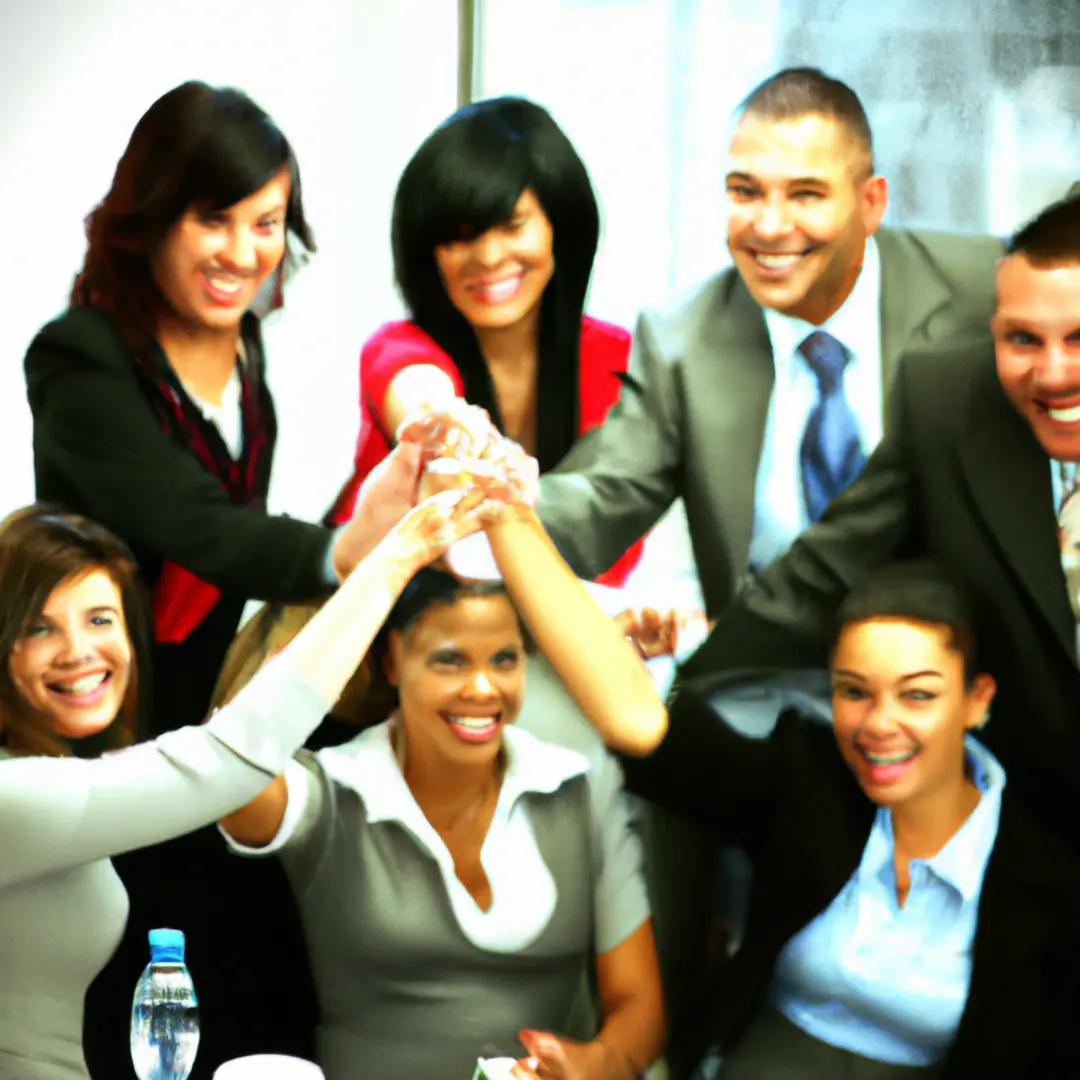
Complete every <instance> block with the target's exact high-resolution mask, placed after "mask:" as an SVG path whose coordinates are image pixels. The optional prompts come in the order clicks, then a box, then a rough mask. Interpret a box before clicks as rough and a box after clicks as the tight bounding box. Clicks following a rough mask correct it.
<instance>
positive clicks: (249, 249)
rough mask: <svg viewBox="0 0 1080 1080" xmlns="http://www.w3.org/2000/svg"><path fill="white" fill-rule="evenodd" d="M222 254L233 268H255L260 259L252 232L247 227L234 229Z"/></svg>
mask: <svg viewBox="0 0 1080 1080" xmlns="http://www.w3.org/2000/svg"><path fill="white" fill-rule="evenodd" d="M221 256H222V258H223V259H224V261H225V262H226V263H227V264H228V265H229V268H230V269H231V270H254V269H255V267H256V264H257V261H258V260H257V259H256V255H255V242H254V240H253V239H252V236H251V233H250V232H248V230H247V229H233V230H232V231H231V232H230V233H229V240H228V243H227V244H226V246H225V248H224V250H223V251H222V252H221Z"/></svg>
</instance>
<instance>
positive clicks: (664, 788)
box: [619, 687, 805, 852]
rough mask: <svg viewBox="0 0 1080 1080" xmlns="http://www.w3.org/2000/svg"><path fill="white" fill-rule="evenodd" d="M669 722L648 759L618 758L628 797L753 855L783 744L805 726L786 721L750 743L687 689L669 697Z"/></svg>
mask: <svg viewBox="0 0 1080 1080" xmlns="http://www.w3.org/2000/svg"><path fill="white" fill-rule="evenodd" d="M668 718H669V723H668V731H667V735H666V736H665V737H664V740H663V742H661V744H660V745H659V746H658V747H657V749H656V750H655V751H654V752H653V753H652V754H650V755H649V756H648V757H643V758H642V757H630V756H628V755H620V757H619V761H620V764H621V765H622V768H623V773H624V775H625V778H626V789H627V790H628V791H630V792H632V793H633V794H635V795H639V796H640V797H641V798H643V799H646V800H648V801H649V802H652V803H656V804H657V805H658V806H662V807H664V808H665V809H667V810H671V811H672V812H674V813H676V814H680V815H682V816H683V817H686V818H689V819H690V820H691V821H693V822H694V823H695V824H697V825H699V826H701V827H702V828H703V829H705V830H706V831H708V832H709V833H710V834H711V835H713V836H715V837H717V838H719V839H721V840H723V841H724V842H726V843H733V844H738V845H739V846H741V847H745V848H746V849H747V850H748V851H750V852H753V851H755V850H756V849H757V847H758V846H759V841H760V840H761V839H762V838H763V837H764V836H766V835H768V833H769V831H770V829H771V823H772V820H773V816H774V814H775V810H776V807H777V804H778V802H779V798H780V794H781V792H782V790H783V788H784V780H783V773H784V767H785V764H784V763H785V761H786V759H787V756H788V755H787V754H786V753H785V751H784V744H785V743H786V742H787V741H789V737H790V735H791V734H792V732H793V731H794V729H795V725H798V724H802V723H805V721H803V720H802V719H801V718H800V717H798V716H797V715H794V714H791V713H788V714H784V715H782V716H781V717H780V719H779V720H778V721H777V725H776V728H775V729H774V731H773V734H772V735H771V736H770V737H769V738H767V739H752V738H748V737H746V736H744V735H740V734H739V733H738V732H737V731H735V730H733V729H732V728H731V727H730V726H729V725H728V724H727V723H726V722H725V720H724V719H723V717H722V716H721V714H720V713H718V712H717V711H716V710H715V709H714V708H713V707H712V706H711V705H710V704H709V701H708V699H707V698H705V697H703V696H701V695H700V694H698V693H697V692H696V691H695V690H693V689H690V688H688V687H682V688H679V689H677V690H676V691H675V692H674V693H673V694H672V695H671V697H670V699H669V702H668Z"/></svg>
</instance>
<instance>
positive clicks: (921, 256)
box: [539, 68, 1002, 614]
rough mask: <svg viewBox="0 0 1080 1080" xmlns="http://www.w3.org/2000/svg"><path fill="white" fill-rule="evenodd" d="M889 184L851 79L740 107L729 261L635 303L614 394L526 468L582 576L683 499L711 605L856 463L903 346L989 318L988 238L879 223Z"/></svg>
mask: <svg viewBox="0 0 1080 1080" xmlns="http://www.w3.org/2000/svg"><path fill="white" fill-rule="evenodd" d="M887 196H888V193H887V185H886V181H885V179H884V178H883V177H881V176H878V175H877V174H876V173H875V171H874V154H873V144H872V138H871V133H870V127H869V123H868V121H867V118H866V113H865V111H864V110H863V107H862V105H861V103H860V102H859V99H858V97H857V96H856V95H855V93H854V92H853V91H852V90H851V89H850V87H848V86H846V85H845V84H843V83H841V82H838V81H837V80H835V79H832V78H829V77H828V76H827V75H825V74H823V73H822V72H820V71H817V70H814V69H809V68H794V69H789V70H786V71H782V72H780V73H779V74H777V75H775V76H773V77H772V78H770V79H768V80H766V81H765V82H764V83H762V84H761V85H760V86H758V87H757V88H756V89H755V90H753V91H752V92H751V93H750V95H749V96H748V97H747V98H746V99H745V101H744V102H743V103H742V104H741V105H740V107H739V109H738V110H737V111H736V114H735V117H734V125H733V129H732V136H731V141H730V144H729V149H728V169H727V197H728V222H727V240H728V247H729V249H730V252H731V256H732V260H733V262H734V266H732V267H729V268H728V269H726V270H723V271H721V272H720V273H718V274H717V275H716V276H714V277H713V278H711V279H710V280H708V281H706V282H705V283H704V284H703V285H701V286H699V287H698V288H697V289H696V290H694V291H693V292H692V293H691V294H690V295H689V296H688V297H683V298H681V299H680V300H678V301H676V302H674V303H672V304H670V305H669V306H667V307H664V308H662V309H659V310H655V311H648V312H646V313H645V314H643V315H642V316H641V318H640V320H639V322H638V324H637V328H636V331H635V334H634V348H633V354H632V356H631V360H630V368H629V384H628V385H627V386H625V387H624V390H623V393H622V395H621V399H620V401H619V403H618V404H617V406H616V407H615V409H613V411H612V412H611V414H610V415H609V416H608V419H607V421H606V422H605V423H604V424H603V425H602V426H601V427H600V428H598V429H596V430H595V431H594V432H591V433H589V434H588V435H587V436H586V437H584V438H583V439H581V440H580V441H579V442H578V444H577V445H576V446H575V448H574V449H573V450H572V451H571V452H570V454H569V455H568V456H567V458H566V459H565V460H564V462H563V463H562V465H561V466H560V468H559V469H558V470H557V471H556V472H555V473H549V474H547V475H546V476H545V477H544V478H543V479H542V481H541V486H540V505H539V512H540V516H541V518H542V519H543V521H544V524H545V525H546V526H547V528H548V530H549V532H550V533H551V535H552V537H553V538H554V540H555V542H556V545H557V546H558V547H559V549H560V551H561V552H562V553H563V555H564V556H565V557H566V558H567V560H568V561H569V563H570V564H571V566H573V568H574V569H575V570H576V571H577V572H578V573H580V574H582V575H583V576H587V577H595V576H596V575H597V574H598V573H600V572H602V571H604V570H606V569H607V568H608V567H609V566H611V565H612V563H614V562H615V560H616V559H617V558H618V557H619V556H620V555H621V554H622V552H623V551H625V550H626V548H627V547H628V546H629V545H630V544H632V543H634V542H635V541H636V540H637V539H638V538H639V537H641V536H643V535H644V534H645V533H646V532H648V530H649V529H650V528H651V527H652V526H653V525H654V524H655V523H656V521H657V520H658V519H659V518H660V516H661V515H662V514H663V513H664V511H666V510H667V508H668V507H669V506H670V505H671V504H672V503H673V502H674V501H675V500H676V499H678V498H682V499H683V500H684V502H685V505H686V513H687V518H688V521H689V526H690V539H691V543H692V546H693V550H694V556H695V561H696V563H697V568H698V573H699V575H700V577H701V585H702V590H703V592H704V597H705V604H706V608H707V609H708V611H709V613H710V614H717V613H718V612H719V611H721V610H722V609H723V607H724V606H725V605H726V604H727V603H728V602H729V600H730V599H731V598H732V596H733V595H734V591H735V587H736V585H737V583H738V582H739V580H740V578H741V577H742V576H743V574H744V573H745V572H746V570H747V568H748V566H751V567H753V566H762V565H765V564H766V563H768V562H770V561H771V560H772V559H773V558H775V557H776V556H778V555H780V554H782V553H783V552H784V551H785V550H786V549H787V548H788V546H789V545H790V544H791V542H792V540H794V539H795V537H796V536H797V535H798V534H799V533H800V532H801V531H802V530H803V529H805V528H806V527H807V525H809V524H810V523H811V522H812V521H814V520H816V518H817V517H818V516H819V515H820V513H821V511H822V510H823V509H824V507H825V505H826V504H827V503H828V500H829V498H830V497H832V496H833V495H835V494H836V493H837V492H838V491H839V490H841V489H842V488H843V487H844V486H845V485H846V484H847V483H849V482H850V481H851V480H852V479H853V478H854V477H855V476H856V475H857V474H858V471H859V469H860V468H861V466H862V464H863V462H864V461H865V458H866V456H868V455H869V454H870V452H871V451H872V450H873V449H874V447H875V445H876V444H877V443H878V441H879V440H880V438H881V436H882V431H883V410H882V400H883V387H884V386H887V385H888V383H889V381H890V379H891V377H892V373H893V371H894V370H895V369H896V367H897V366H898V364H899V362H900V360H901V358H902V357H903V355H904V354H905V353H906V352H908V351H910V350H911V349H914V348H920V347H923V346H926V345H927V344H931V343H933V342H935V341H940V340H944V339H945V338H947V337H951V336H953V335H954V334H956V333H958V332H962V331H963V330H964V329H965V328H985V327H986V325H987V322H988V320H989V318H990V312H991V310H992V296H993V272H994V265H995V262H996V260H997V258H998V257H999V256H1000V254H1001V251H1002V246H1001V243H1000V242H999V241H997V240H994V239H990V238H988V237H970V236H955V235H950V234H944V233H933V232H921V231H907V230H900V229H879V225H880V223H881V220H882V215H883V214H884V212H885V207H886V203H887Z"/></svg>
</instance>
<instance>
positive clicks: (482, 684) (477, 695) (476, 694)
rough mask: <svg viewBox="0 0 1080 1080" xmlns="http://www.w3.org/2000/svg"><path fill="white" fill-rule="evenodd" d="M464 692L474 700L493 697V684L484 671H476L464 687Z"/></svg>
mask: <svg viewBox="0 0 1080 1080" xmlns="http://www.w3.org/2000/svg"><path fill="white" fill-rule="evenodd" d="M465 694H466V696H467V697H469V698H471V699H472V700H474V701H476V700H480V701H484V700H487V699H488V698H493V697H495V686H494V684H493V683H492V681H491V678H490V677H489V676H488V674H487V672H486V671H477V672H476V673H475V674H474V675H473V677H472V678H471V679H470V680H469V682H468V684H467V685H466V687H465Z"/></svg>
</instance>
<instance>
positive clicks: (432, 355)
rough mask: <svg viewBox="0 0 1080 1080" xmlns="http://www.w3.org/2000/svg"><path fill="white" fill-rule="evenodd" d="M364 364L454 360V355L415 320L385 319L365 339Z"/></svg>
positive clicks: (449, 361) (441, 363)
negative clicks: (447, 352) (441, 346)
mask: <svg viewBox="0 0 1080 1080" xmlns="http://www.w3.org/2000/svg"><path fill="white" fill-rule="evenodd" d="M360 362H361V364H394V365H404V364H423V363H428V364H430V363H438V364H439V365H440V366H442V365H444V364H447V363H452V361H451V360H450V357H449V356H448V355H447V354H446V353H445V352H444V351H443V350H442V349H440V348H439V346H438V345H436V344H435V342H434V340H432V338H430V337H429V336H428V335H427V334H425V333H424V331H423V330H421V329H420V328H419V327H418V326H417V325H416V324H415V323H412V322H409V321H408V320H404V319H401V320H398V321H396V322H388V323H384V324H383V325H382V326H380V327H379V329H378V330H376V331H375V333H374V334H372V335H371V337H369V338H368V339H367V341H365V342H364V345H363V348H362V349H361V350H360Z"/></svg>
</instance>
